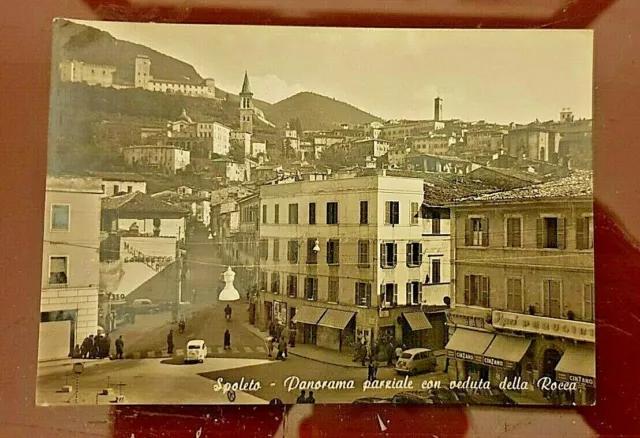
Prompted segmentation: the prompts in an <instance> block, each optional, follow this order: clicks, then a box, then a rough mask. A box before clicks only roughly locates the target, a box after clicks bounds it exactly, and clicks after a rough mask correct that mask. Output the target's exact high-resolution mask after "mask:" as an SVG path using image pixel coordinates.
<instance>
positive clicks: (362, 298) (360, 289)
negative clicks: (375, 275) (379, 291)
mask: <svg viewBox="0 0 640 438" xmlns="http://www.w3.org/2000/svg"><path fill="white" fill-rule="evenodd" d="M355 304H356V306H360V307H369V306H371V284H370V283H360V282H356V296H355Z"/></svg>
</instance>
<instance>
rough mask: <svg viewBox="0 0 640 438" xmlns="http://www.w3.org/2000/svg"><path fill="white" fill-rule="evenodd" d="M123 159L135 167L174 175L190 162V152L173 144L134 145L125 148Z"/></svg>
mask: <svg viewBox="0 0 640 438" xmlns="http://www.w3.org/2000/svg"><path fill="white" fill-rule="evenodd" d="M124 160H125V163H126V164H127V165H128V166H131V167H133V168H135V169H141V170H148V171H152V172H157V173H161V174H164V175H175V174H176V173H177V172H178V171H180V170H184V169H185V168H186V167H187V165H189V164H190V163H191V152H190V151H188V150H185V149H180V148H177V147H175V146H162V145H136V146H129V147H127V148H125V150H124Z"/></svg>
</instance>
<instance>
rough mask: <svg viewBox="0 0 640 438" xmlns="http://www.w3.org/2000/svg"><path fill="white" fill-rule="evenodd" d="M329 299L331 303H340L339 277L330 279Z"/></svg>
mask: <svg viewBox="0 0 640 438" xmlns="http://www.w3.org/2000/svg"><path fill="white" fill-rule="evenodd" d="M328 292H329V298H328V299H327V301H329V302H330V303H338V297H339V294H340V279H339V278H338V277H329V289H328Z"/></svg>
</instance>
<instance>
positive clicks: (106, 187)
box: [89, 172, 147, 197]
mask: <svg viewBox="0 0 640 438" xmlns="http://www.w3.org/2000/svg"><path fill="white" fill-rule="evenodd" d="M89 176H92V177H95V178H100V179H101V180H102V184H101V188H102V196H103V197H106V196H113V195H117V194H119V193H133V192H141V193H147V180H146V179H145V178H144V177H142V176H140V175H138V174H136V173H127V172H90V173H89Z"/></svg>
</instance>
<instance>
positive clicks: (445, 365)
mask: <svg viewBox="0 0 640 438" xmlns="http://www.w3.org/2000/svg"><path fill="white" fill-rule="evenodd" d="M448 371H449V356H447V357H446V358H445V359H444V372H445V373H447V372H448Z"/></svg>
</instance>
